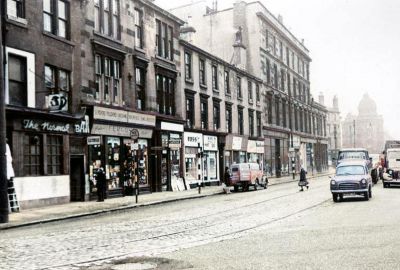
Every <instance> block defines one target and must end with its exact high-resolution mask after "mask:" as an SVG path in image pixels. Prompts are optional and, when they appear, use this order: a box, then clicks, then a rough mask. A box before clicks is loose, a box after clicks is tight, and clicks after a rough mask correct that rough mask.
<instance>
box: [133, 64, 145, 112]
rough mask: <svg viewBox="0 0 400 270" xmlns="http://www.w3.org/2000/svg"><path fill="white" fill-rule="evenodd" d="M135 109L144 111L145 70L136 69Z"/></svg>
mask: <svg viewBox="0 0 400 270" xmlns="http://www.w3.org/2000/svg"><path fill="white" fill-rule="evenodd" d="M135 71H136V72H135V82H136V108H137V109H138V110H142V111H144V110H146V86H145V69H143V68H140V67H136V69H135Z"/></svg>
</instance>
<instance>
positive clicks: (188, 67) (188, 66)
mask: <svg viewBox="0 0 400 270" xmlns="http://www.w3.org/2000/svg"><path fill="white" fill-rule="evenodd" d="M185 79H186V80H188V81H191V80H192V55H191V54H190V53H187V52H185Z"/></svg>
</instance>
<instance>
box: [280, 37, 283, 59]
mask: <svg viewBox="0 0 400 270" xmlns="http://www.w3.org/2000/svg"><path fill="white" fill-rule="evenodd" d="M279 58H280V59H281V60H282V59H283V44H282V41H279Z"/></svg>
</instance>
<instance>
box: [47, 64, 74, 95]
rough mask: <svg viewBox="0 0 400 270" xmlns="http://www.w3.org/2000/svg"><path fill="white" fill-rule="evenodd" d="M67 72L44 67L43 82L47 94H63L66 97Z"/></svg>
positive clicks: (68, 82)
mask: <svg viewBox="0 0 400 270" xmlns="http://www.w3.org/2000/svg"><path fill="white" fill-rule="evenodd" d="M69 74H70V73H69V72H68V71H66V70H62V69H59V68H56V67H53V66H49V65H45V66H44V80H45V85H46V88H47V90H48V93H50V94H55V93H60V92H63V93H64V94H65V95H68V92H69V89H70V81H69Z"/></svg>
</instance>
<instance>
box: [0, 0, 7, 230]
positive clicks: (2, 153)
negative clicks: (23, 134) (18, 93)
mask: <svg viewBox="0 0 400 270" xmlns="http://www.w3.org/2000/svg"><path fill="white" fill-rule="evenodd" d="M4 3H5V1H0V10H1V20H0V29H1V35H0V44H1V53H0V83H1V85H0V223H7V222H8V192H7V189H8V185H7V157H6V110H5V87H4V85H5V84H4V65H5V63H6V62H5V54H4V53H5V42H4V41H5V35H6V32H5V25H4V18H5V5H4Z"/></svg>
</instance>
